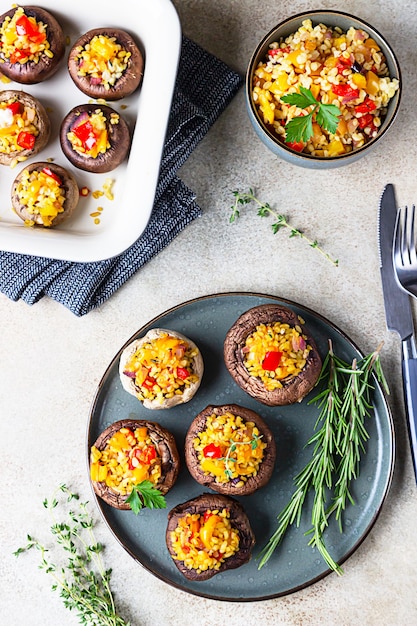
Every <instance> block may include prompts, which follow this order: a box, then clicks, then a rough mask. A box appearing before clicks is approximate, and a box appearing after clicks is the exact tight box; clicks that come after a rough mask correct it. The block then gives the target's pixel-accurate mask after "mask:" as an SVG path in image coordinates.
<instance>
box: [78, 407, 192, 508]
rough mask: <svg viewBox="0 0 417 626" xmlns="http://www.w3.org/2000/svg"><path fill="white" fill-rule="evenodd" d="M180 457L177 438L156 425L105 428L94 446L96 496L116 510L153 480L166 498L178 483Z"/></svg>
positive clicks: (92, 464) (141, 423) (116, 424)
mask: <svg viewBox="0 0 417 626" xmlns="http://www.w3.org/2000/svg"><path fill="white" fill-rule="evenodd" d="M179 467H180V457H179V454H178V450H177V445H176V442H175V438H174V435H172V434H171V433H170V432H169V431H168V430H166V429H165V428H163V427H162V426H161V425H160V424H157V423H156V422H148V421H145V420H132V419H125V420H119V421H118V422H114V424H112V425H111V426H109V427H108V428H106V429H105V430H104V431H103V432H102V433H101V434H100V436H99V437H98V438H97V440H96V442H95V443H94V444H93V446H92V447H91V452H90V478H91V482H92V485H93V489H94V491H95V493H96V494H97V495H98V496H100V498H102V499H103V500H104V501H105V502H107V504H109V505H110V506H113V507H115V508H116V509H124V510H128V509H130V508H131V507H130V504H129V503H128V502H126V500H127V498H128V497H129V495H130V493H131V492H132V488H133V486H134V485H137V484H139V483H141V482H143V481H144V480H147V481H150V482H151V483H152V484H153V485H154V487H155V488H156V489H158V490H159V491H160V492H161V493H162V494H163V495H164V494H166V493H167V492H168V491H169V490H170V489H171V488H172V487H173V486H174V484H175V481H176V480H177V476H178V472H179Z"/></svg>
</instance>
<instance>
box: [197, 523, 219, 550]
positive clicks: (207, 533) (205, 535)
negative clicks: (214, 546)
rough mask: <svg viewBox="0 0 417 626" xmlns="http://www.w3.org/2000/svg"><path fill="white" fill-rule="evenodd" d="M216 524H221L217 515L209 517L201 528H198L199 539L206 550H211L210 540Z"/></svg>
mask: <svg viewBox="0 0 417 626" xmlns="http://www.w3.org/2000/svg"><path fill="white" fill-rule="evenodd" d="M218 522H221V517H220V516H219V515H210V517H209V518H208V519H207V521H206V522H204V524H203V526H202V527H201V528H200V539H201V541H202V542H203V544H204V547H205V548H207V550H210V548H211V538H212V536H213V532H214V529H215V527H216V524H217V523H218Z"/></svg>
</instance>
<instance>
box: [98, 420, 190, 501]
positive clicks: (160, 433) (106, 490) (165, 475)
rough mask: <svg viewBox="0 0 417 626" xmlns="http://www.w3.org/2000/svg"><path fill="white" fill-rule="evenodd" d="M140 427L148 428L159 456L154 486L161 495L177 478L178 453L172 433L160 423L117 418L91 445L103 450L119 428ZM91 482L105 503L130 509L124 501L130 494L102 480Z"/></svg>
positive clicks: (133, 428) (170, 487)
mask: <svg viewBox="0 0 417 626" xmlns="http://www.w3.org/2000/svg"><path fill="white" fill-rule="evenodd" d="M141 427H146V428H147V429H148V434H149V437H150V438H151V439H152V443H153V444H154V446H155V448H156V451H157V454H158V455H159V456H160V457H161V461H162V464H161V477H160V479H159V481H158V482H157V483H156V484H155V485H154V486H155V488H156V489H158V490H159V491H160V492H161V493H162V495H165V494H166V493H168V491H169V490H170V489H172V487H173V486H174V484H175V482H176V480H177V477H178V472H179V470H180V455H179V453H178V449H177V444H176V441H175V438H174V435H173V434H172V433H170V432H169V431H168V430H166V429H165V428H163V427H162V426H161V425H160V424H158V423H157V422H149V421H146V420H133V419H124V420H119V421H118V422H114V423H113V424H111V425H110V426H109V427H108V428H106V429H105V430H103V432H102V433H101V434H100V435H99V436H98V438H97V440H96V442H95V443H94V444H93V445H94V446H95V447H96V448H98V450H104V448H105V447H106V445H107V443H108V441H109V439H111V437H113V435H114V434H115V433H116V432H117V431H119V430H120V429H121V428H129V429H130V430H133V431H134V430H135V429H136V428H141ZM91 483H92V486H93V489H94V492H95V493H96V494H97V495H98V496H99V497H100V498H102V499H103V500H104V501H105V502H106V503H107V504H109V505H110V506H112V507H114V508H116V509H122V510H125V511H127V510H129V509H130V504H129V503H127V502H126V500H127V498H128V497H129V495H130V494H127V495H122V494H120V493H117V492H116V491H114V490H113V489H112V488H111V487H108V486H107V485H106V484H105V483H104V482H98V481H94V480H92V481H91Z"/></svg>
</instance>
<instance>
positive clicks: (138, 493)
mask: <svg viewBox="0 0 417 626" xmlns="http://www.w3.org/2000/svg"><path fill="white" fill-rule="evenodd" d="M126 502H127V503H128V504H130V508H131V509H132V511H133V513H135V515H137V514H138V513H139V512H140V511H141V510H142V509H143V507H145V506H146V507H147V508H148V509H165V508H166V505H167V503H166V500H165V498H164V496H163V495H162V494H161V492H160V491H159V490H158V489H156V488H155V486H154V485H153V484H152V483H151V481H150V480H143V481H142V482H141V483H138V484H137V485H134V486H133V489H132V491H131V493H130V495H129V497H128V498H127V499H126Z"/></svg>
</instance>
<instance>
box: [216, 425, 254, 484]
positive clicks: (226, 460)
mask: <svg viewBox="0 0 417 626" xmlns="http://www.w3.org/2000/svg"><path fill="white" fill-rule="evenodd" d="M262 437H263V435H254V436H253V437H252V439H251V440H250V441H234V440H233V439H230V440H229V441H230V446H229V447H228V449H227V452H226V456H225V457H221V458H220V459H219V460H220V461H224V466H225V470H224V473H225V474H226V476H227V478H231V477H232V474H233V472H232V470H231V469H230V465H229V463H230V462H231V461H232V462H233V463H236V459H234V458H233V457H231V456H230V455H231V454H232V452H236V448H237V446H250V447H251V450H256V448H257V447H258V441H259V440H260V439H262Z"/></svg>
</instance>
